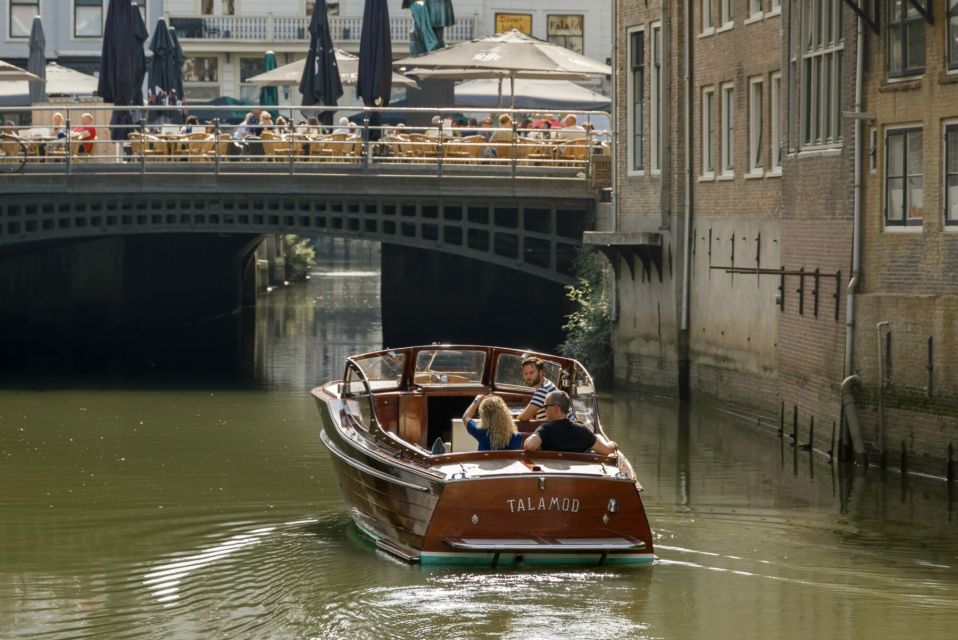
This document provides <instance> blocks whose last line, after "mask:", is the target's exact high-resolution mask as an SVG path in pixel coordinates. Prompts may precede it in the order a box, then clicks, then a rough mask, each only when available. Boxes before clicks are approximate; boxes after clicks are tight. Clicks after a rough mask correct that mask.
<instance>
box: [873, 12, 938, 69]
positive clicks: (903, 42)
mask: <svg viewBox="0 0 958 640" xmlns="http://www.w3.org/2000/svg"><path fill="white" fill-rule="evenodd" d="M895 2H896V0H887V1H886V3H885V15H886V21H887V24H886V25H885V73H886V74H887V76H888V77H889V78H907V77H910V76H918V75H921V74H923V73H924V72H925V48H926V47H925V40H926V39H925V17H924V16H923V15H921V13H920V12H919V11H918V10H917V9H916V8H915V7H914V6H913V5H912V4H911V2H909V0H900V4H901V8H902V11H901V15H900V16H897V17H893V16H892V11H893V9H894V4H895ZM915 24H918V27H919V28H918V33H920V34H921V63H920V64H912V61H910V60H908V53H909V49H910V48H911V47H910V38H911V31H910V28H911V27H912V26H913V25H915ZM946 31H947V29H946ZM895 34H898V35H899V38H898V46H899V47H900V51H899V60H900V62H901V66H900V67H898V68H895V69H893V68H892V66H891V56H892V52H893V51H894V49H893V45H892V37H893V36H894V35H895Z"/></svg>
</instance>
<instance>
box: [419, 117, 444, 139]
mask: <svg viewBox="0 0 958 640" xmlns="http://www.w3.org/2000/svg"><path fill="white" fill-rule="evenodd" d="M441 126H442V116H433V117H432V126H431V127H429V128H428V129H426V130H425V131H424V132H423V135H424V136H426V137H427V138H438V137H439V136H440V134H439V128H440V127H441Z"/></svg>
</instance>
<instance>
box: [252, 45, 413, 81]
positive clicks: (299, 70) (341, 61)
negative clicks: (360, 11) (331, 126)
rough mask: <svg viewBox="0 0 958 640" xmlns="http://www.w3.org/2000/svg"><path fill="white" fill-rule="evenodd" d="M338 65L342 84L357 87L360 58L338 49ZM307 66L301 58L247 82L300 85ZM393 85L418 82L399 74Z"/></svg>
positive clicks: (304, 59) (395, 74)
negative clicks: (304, 68)
mask: <svg viewBox="0 0 958 640" xmlns="http://www.w3.org/2000/svg"><path fill="white" fill-rule="evenodd" d="M336 64H337V66H338V67H339V78H340V80H342V83H343V84H344V85H355V84H356V81H357V79H358V77H359V58H358V57H356V56H354V55H352V54H350V53H346V52H345V51H341V50H339V49H337V50H336ZM305 65H306V58H301V59H299V60H296V61H295V62H290V63H289V64H284V65H283V66H281V67H276V68H275V69H273V70H272V71H267V72H266V73H261V74H259V75H255V76H253V77H252V78H250V79H249V80H247V82H248V83H250V84H255V85H259V86H261V87H285V86H293V85H298V84H299V81H300V79H301V78H302V77H303V67H304V66H305ZM393 84H394V85H401V86H404V87H415V86H416V81H415V80H412V79H411V78H407V77H405V76H402V75H399V74H398V73H394V74H393Z"/></svg>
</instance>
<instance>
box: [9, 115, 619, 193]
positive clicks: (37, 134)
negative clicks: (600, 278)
mask: <svg viewBox="0 0 958 640" xmlns="http://www.w3.org/2000/svg"><path fill="white" fill-rule="evenodd" d="M199 109H201V113H202V116H203V118H204V119H203V121H200V120H199V118H198V117H196V116H194V117H189V109H188V108H186V107H140V108H133V109H130V110H120V109H117V108H115V107H113V106H111V105H108V106H100V105H97V106H94V105H83V104H80V105H75V104H64V105H52V106H34V107H33V108H32V109H31V120H32V122H31V123H29V124H20V125H16V124H9V121H8V118H7V115H6V114H7V113H10V112H18V111H22V109H17V108H16V107H0V120H3V121H7V122H8V124H6V125H4V126H3V127H2V128H0V174H14V173H20V174H31V173H45V174H57V173H60V174H67V175H69V174H72V173H109V172H139V173H144V174H146V173H180V172H187V171H188V172H191V173H227V172H233V173H251V172H253V173H255V172H263V173H290V174H296V173H327V172H337V171H341V172H349V173H354V172H364V173H365V172H368V173H393V172H408V173H411V174H416V175H439V176H442V175H443V174H450V175H452V174H456V175H466V176H468V175H475V176H490V175H491V176H498V177H509V176H511V177H513V178H516V177H520V176H522V177H526V176H539V175H541V176H549V177H551V178H556V179H567V180H592V181H593V182H596V177H597V176H596V166H600V167H603V166H608V162H609V159H610V144H611V143H610V141H611V134H610V132H609V131H607V130H605V129H601V128H597V127H596V126H594V124H595V123H602V124H604V123H606V122H608V114H607V113H605V112H596V111H580V112H571V114H569V115H572V116H574V117H575V122H573V121H572V120H566V126H564V127H557V126H556V124H557V121H554V120H552V119H551V118H545V117H537V119H536V120H532V118H530V117H529V116H530V115H531V116H536V114H530V113H529V112H528V111H527V110H519V109H497V110H496V111H495V113H496V114H497V119H496V121H497V122H499V125H498V126H491V125H489V124H485V125H477V124H475V123H473V124H471V125H465V126H463V125H461V124H453V122H454V117H459V120H458V121H459V122H461V115H462V110H461V109H449V108H437V109H424V108H400V109H394V108H388V107H387V108H361V109H360V108H358V107H357V108H354V109H350V110H349V111H350V113H352V114H353V115H352V117H351V118H350V117H347V116H344V117H342V118H341V119H340V120H339V123H340V124H339V125H338V126H331V125H323V124H320V120H321V119H325V120H327V121H328V120H330V119H331V118H329V117H328V116H327V117H326V118H323V114H324V112H327V113H329V115H332V114H333V113H334V109H333V108H325V109H324V108H321V107H320V108H313V107H294V106H282V107H268V108H257V107H241V108H240V109H239V111H240V112H242V111H245V110H246V109H249V111H248V112H247V117H246V118H245V119H244V120H243V121H242V122H240V123H237V121H238V118H237V117H236V116H237V115H238V114H237V111H238V109H237V107H235V106H232V107H231V106H206V105H203V106H201V107H199ZM357 109H358V111H357ZM267 114H269V117H267ZM506 115H507V116H509V118H508V119H507V118H505V117H504V116H506ZM499 116H502V117H499ZM384 117H386V119H387V120H389V121H390V122H395V121H397V120H400V121H401V122H397V123H396V124H379V123H380V122H381V121H382V119H383V118H384ZM489 119H491V116H490V118H489ZM489 119H487V120H489ZM407 120H408V121H413V122H422V121H424V120H425V121H427V122H431V123H432V124H429V125H427V126H407V125H405V124H404V123H405V122H406V121H407ZM111 122H112V124H111ZM600 126H601V124H600ZM599 173H604V171H602V170H601V168H600V171H599ZM600 186H601V185H600Z"/></svg>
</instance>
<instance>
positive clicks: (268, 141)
mask: <svg viewBox="0 0 958 640" xmlns="http://www.w3.org/2000/svg"><path fill="white" fill-rule="evenodd" d="M260 137H261V138H262V140H263V155H264V156H265V157H266V159H267V160H272V161H274V162H282V161H288V160H289V154H290V151H291V147H290V146H289V143H288V142H286V141H285V140H283V139H282V137H281V136H279V135H278V134H276V133H275V132H273V131H263V134H262V135H261V136H260Z"/></svg>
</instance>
